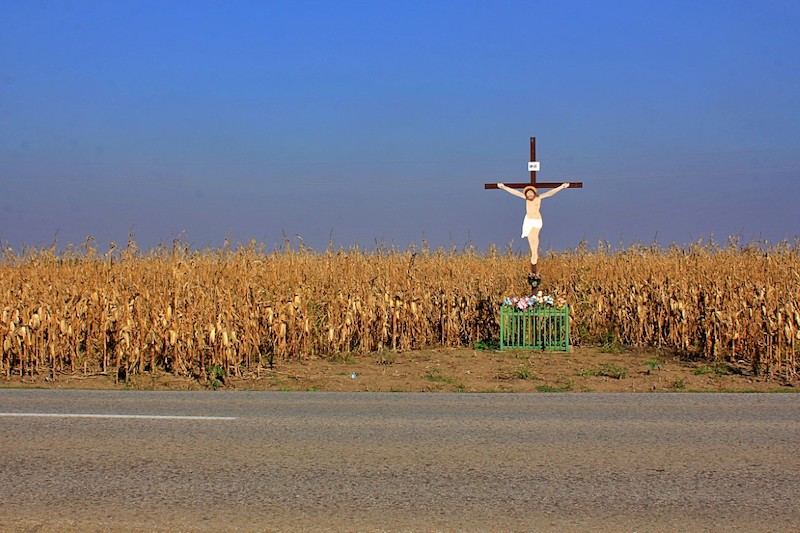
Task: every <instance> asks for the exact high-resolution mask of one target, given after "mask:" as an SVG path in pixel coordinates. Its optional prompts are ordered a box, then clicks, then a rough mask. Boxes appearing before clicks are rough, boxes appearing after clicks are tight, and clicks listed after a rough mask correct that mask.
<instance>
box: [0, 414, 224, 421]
mask: <svg viewBox="0 0 800 533" xmlns="http://www.w3.org/2000/svg"><path fill="white" fill-rule="evenodd" d="M2 416H6V417H19V418H22V417H35V418H140V419H145V420H238V419H239V417H238V416H181V415H115V414H93V413H0V417H2Z"/></svg>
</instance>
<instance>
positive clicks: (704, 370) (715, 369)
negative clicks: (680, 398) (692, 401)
mask: <svg viewBox="0 0 800 533" xmlns="http://www.w3.org/2000/svg"><path fill="white" fill-rule="evenodd" d="M734 373H735V372H733V370H732V369H731V367H730V366H728V365H726V364H711V365H704V366H701V367H698V368H695V369H694V370H692V374H694V375H695V376H707V375H709V374H714V375H715V376H728V375H731V374H734Z"/></svg>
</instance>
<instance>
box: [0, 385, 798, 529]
mask: <svg viewBox="0 0 800 533" xmlns="http://www.w3.org/2000/svg"><path fill="white" fill-rule="evenodd" d="M798 451H800V395H795V394H771V395H762V394H739V395H736V394H689V393H678V394H605V395H604V394H584V393H581V394H577V393H567V394H517V395H506V394H443V393H434V394H423V393H412V394H401V393H387V394H377V393H352V394H351V393H321V392H308V393H289V392H253V393H250V392H212V391H209V392H200V393H198V392H133V391H131V392H125V391H62V390H10V389H0V529H2V530H10V531H59V532H61V531H321V530H332V531H614V532H620V531H631V532H633V531H637V532H646V531H653V532H664V531H675V532H678V531H680V532H684V531H725V532H728V531H742V532H745V531H746V532H753V531H765V532H766V531H776V532H777V531H786V532H789V531H797V530H798V527H800V503H799V502H800V496H799V495H800V459H798Z"/></svg>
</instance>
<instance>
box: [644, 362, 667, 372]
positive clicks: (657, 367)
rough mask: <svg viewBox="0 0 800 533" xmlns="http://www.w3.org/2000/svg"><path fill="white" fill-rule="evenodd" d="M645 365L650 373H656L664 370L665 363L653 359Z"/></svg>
mask: <svg viewBox="0 0 800 533" xmlns="http://www.w3.org/2000/svg"><path fill="white" fill-rule="evenodd" d="M645 364H646V365H647V368H648V369H649V371H650V372H655V371H656V370H661V369H662V368H664V363H662V362H661V361H659V360H658V359H651V360H649V361H647V362H645Z"/></svg>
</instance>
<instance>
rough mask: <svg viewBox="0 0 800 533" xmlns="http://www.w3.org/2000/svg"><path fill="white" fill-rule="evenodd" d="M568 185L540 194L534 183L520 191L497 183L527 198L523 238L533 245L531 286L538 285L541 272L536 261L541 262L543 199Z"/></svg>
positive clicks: (509, 191) (498, 186) (516, 194)
mask: <svg viewBox="0 0 800 533" xmlns="http://www.w3.org/2000/svg"><path fill="white" fill-rule="evenodd" d="M568 187H569V183H562V184H561V185H559V186H558V187H556V188H555V189H553V190H551V191H548V192H546V193H544V194H539V191H537V190H536V187H534V186H532V185H528V186H527V187H525V188H524V189H522V192H519V191H518V190H516V189H512V188H511V187H506V186H505V185H504V184H502V183H498V184H497V188H498V189H503V190H504V191H506V192H508V193H511V194H513V195H514V196H519V197H520V198H522V199H523V200H525V219H524V220H523V221H522V238H525V237H527V238H528V244H529V245H530V247H531V271H530V274H528V281H530V282H531V286H533V287H535V286H536V285H538V280H539V273H538V272H537V267H536V263H538V262H539V231H540V230H541V229H542V214H541V212H540V211H539V208H540V207H541V205H542V200H543V199H545V198H549V197H550V196H553V195H554V194H556V193H557V192H559V191H562V190H564V189H567V188H568ZM534 280H535V283H534Z"/></svg>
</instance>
